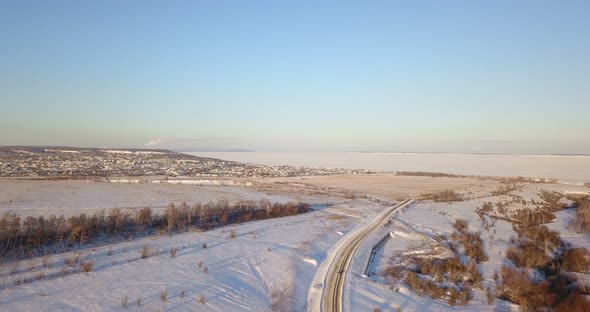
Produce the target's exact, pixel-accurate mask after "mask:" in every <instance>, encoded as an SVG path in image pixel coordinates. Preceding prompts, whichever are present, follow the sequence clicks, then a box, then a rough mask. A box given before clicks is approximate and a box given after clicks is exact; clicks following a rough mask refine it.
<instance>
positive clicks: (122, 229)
mask: <svg viewBox="0 0 590 312" xmlns="http://www.w3.org/2000/svg"><path fill="white" fill-rule="evenodd" d="M310 210H311V207H310V205H309V204H307V203H302V202H289V203H271V202H269V201H260V202H252V201H248V202H239V203H236V204H229V203H228V202H227V201H218V202H210V203H204V204H203V203H197V204H194V205H192V206H189V205H188V204H187V203H186V202H182V203H181V204H180V205H178V206H176V205H174V204H173V203H171V204H169V205H168V207H167V208H166V210H165V212H164V213H154V212H153V211H152V209H151V208H149V207H146V208H142V209H139V210H135V211H124V210H121V209H120V208H115V209H110V210H108V214H107V212H105V210H100V211H97V212H95V213H94V214H92V215H87V214H85V213H83V214H80V215H75V216H72V217H69V218H65V217H64V216H63V215H62V216H59V217H56V216H53V215H52V216H50V217H48V218H45V217H43V216H40V217H37V218H34V217H30V216H29V217H27V218H21V217H20V216H18V215H16V214H14V213H6V214H4V215H3V216H2V218H0V255H2V256H3V257H4V258H24V257H32V256H38V255H42V254H47V253H56V252H61V251H64V250H70V249H72V248H77V247H78V248H79V247H82V246H84V245H87V244H95V245H100V244H105V243H112V242H115V241H120V240H123V239H132V238H135V237H142V236H149V235H154V234H169V235H172V234H173V233H178V232H185V231H189V230H191V229H210V228H213V227H217V226H223V225H228V224H235V223H241V222H247V221H255V220H264V219H272V218H279V217H285V216H292V215H296V214H301V213H305V212H308V211H310Z"/></svg>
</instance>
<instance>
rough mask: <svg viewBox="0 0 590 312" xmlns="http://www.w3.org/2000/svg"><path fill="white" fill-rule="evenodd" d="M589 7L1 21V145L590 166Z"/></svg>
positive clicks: (379, 5)
mask: <svg viewBox="0 0 590 312" xmlns="http://www.w3.org/2000/svg"><path fill="white" fill-rule="evenodd" d="M589 13H590V2H588V1H568V2H555V1H519V2H514V1H494V2H490V3H486V2H460V1H453V2H444V3H442V2H438V1H419V2H401V1H399V2H398V1H395V2H381V1H371V2H363V3H350V2H322V3H315V2H307V1H305V2H271V1H268V2H267V1H252V2H243V3H235V2H191V1H178V2H173V3H166V4H164V3H159V4H158V3H146V2H140V1H127V2H116V1H101V2H73V1H55V2H34V1H33V2H29V1H5V2H2V3H1V4H0V38H2V41H1V42H0V46H1V48H0V103H2V104H1V106H0V145H46V146H47V145H49V146H55V145H59V146H82V147H130V148H131V147H150V148H151V147H153V148H166V149H173V150H182V149H212V150H215V149H222V150H224V149H248V150H256V151H327V152H340V151H394V152H423V153H424V152H429V153H476V154H477V153H484V154H590V140H589V139H588V134H589V133H590V123H588V121H587V120H588V116H590V101H589V100H590V95H589V94H588V91H587V90H588V87H589V86H590V74H589V73H590V59H589V58H588V57H587V56H588V55H590V34H589V33H588V29H590V20H589V19H588V18H587V17H588V16H589Z"/></svg>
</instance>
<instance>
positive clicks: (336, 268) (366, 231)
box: [322, 199, 413, 312]
mask: <svg viewBox="0 0 590 312" xmlns="http://www.w3.org/2000/svg"><path fill="white" fill-rule="evenodd" d="M412 202H413V200H412V199H408V200H405V201H403V202H401V203H399V204H397V205H394V206H392V207H390V208H388V209H387V210H385V211H384V212H382V213H381V214H380V215H379V216H377V218H375V219H374V220H373V221H371V223H369V224H368V225H367V226H365V227H364V228H362V229H360V230H358V231H356V232H355V233H353V234H352V235H351V236H350V237H348V238H347V240H346V241H345V242H344V243H343V244H342V246H341V247H340V249H339V250H338V251H337V252H336V256H335V257H334V261H333V262H332V264H331V265H330V268H329V269H328V274H327V275H326V280H325V284H324V285H325V287H324V292H323V296H322V310H323V311H324V312H332V311H334V312H340V311H342V297H343V296H342V294H343V291H344V281H345V280H346V271H347V270H348V267H349V266H350V263H351V262H352V258H353V256H354V253H355V252H356V250H357V249H358V247H359V246H360V245H361V243H362V242H363V241H364V240H365V238H367V236H369V235H370V234H371V233H373V232H374V231H376V230H377V229H379V228H380V227H382V226H383V225H384V224H385V223H386V222H387V220H389V218H390V217H391V215H392V214H393V213H394V212H395V211H396V210H397V209H399V208H401V207H405V206H407V205H410V204H411V203H412Z"/></svg>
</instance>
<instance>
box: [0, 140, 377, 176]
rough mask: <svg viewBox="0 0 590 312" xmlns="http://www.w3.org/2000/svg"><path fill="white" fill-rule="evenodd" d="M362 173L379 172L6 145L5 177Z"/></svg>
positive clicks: (0, 162) (0, 156) (1, 158)
mask: <svg viewBox="0 0 590 312" xmlns="http://www.w3.org/2000/svg"><path fill="white" fill-rule="evenodd" d="M360 173H373V171H368V170H351V169H330V168H297V167H290V166H264V165H256V164H245V163H239V162H234V161H224V160H219V159H214V158H204V157H197V156H192V155H186V154H181V153H176V152H172V151H167V150H143V149H96V148H71V147H54V148H49V147H0V176H1V177H32V178H35V177H37V178H87V177H113V176H167V177H178V176H187V177H292V176H311V175H329V174H360Z"/></svg>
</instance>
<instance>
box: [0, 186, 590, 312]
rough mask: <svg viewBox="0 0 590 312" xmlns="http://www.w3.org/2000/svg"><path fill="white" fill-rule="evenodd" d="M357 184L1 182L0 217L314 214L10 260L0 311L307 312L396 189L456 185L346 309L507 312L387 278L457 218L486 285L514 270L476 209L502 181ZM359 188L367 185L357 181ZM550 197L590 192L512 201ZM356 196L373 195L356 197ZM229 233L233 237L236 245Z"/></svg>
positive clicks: (355, 286)
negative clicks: (123, 212) (220, 207)
mask: <svg viewBox="0 0 590 312" xmlns="http://www.w3.org/2000/svg"><path fill="white" fill-rule="evenodd" d="M349 178H350V177H344V176H343V177H342V179H344V180H345V181H346V183H344V184H338V183H334V184H333V185H334V187H329V185H330V183H329V181H333V180H320V181H324V182H326V183H316V184H314V183H311V181H314V180H313V178H297V179H290V180H289V179H287V180H285V179H267V180H258V181H254V182H255V183H254V184H253V185H251V186H246V185H242V186H236V185H234V186H216V185H166V184H133V183H129V184H128V183H95V182H79V181H12V180H4V181H0V190H1V191H0V210H1V211H3V212H15V213H17V214H20V215H23V216H26V215H31V216H39V215H50V214H55V215H60V214H65V215H72V214H79V213H83V212H84V213H87V212H92V211H95V210H97V209H105V208H106V209H108V208H115V207H120V208H128V209H135V208H142V207H146V206H147V207H152V208H160V207H164V206H166V205H167V204H168V203H170V202H174V203H179V202H181V201H186V202H187V203H189V204H192V203H196V202H207V201H218V200H227V201H230V202H232V201H240V200H260V199H268V200H270V201H278V202H286V201H304V202H308V203H310V204H312V206H313V207H314V211H312V212H309V213H305V214H302V215H296V216H290V217H284V218H279V219H269V220H262V221H253V222H247V223H242V224H238V225H228V226H224V227H219V228H216V229H213V230H210V231H204V232H188V233H182V234H175V235H172V236H167V235H159V236H151V237H146V238H140V239H135V240H130V241H123V242H119V243H116V244H112V245H104V246H100V247H89V248H82V249H78V250H73V251H70V252H66V253H61V254H54V255H51V256H49V257H48V258H43V257H36V258H32V259H27V260H22V261H16V262H15V261H7V262H5V263H2V264H0V311H120V310H122V309H127V310H134V311H158V310H159V311H171V310H174V311H177V310H178V311H306V310H308V308H313V307H317V306H318V305H317V300H319V299H318V297H317V296H315V294H317V293H318V292H317V290H318V289H321V288H322V287H324V285H322V278H321V277H322V275H323V272H324V271H326V269H327V267H328V266H329V265H330V263H328V262H327V261H326V259H329V255H330V254H332V253H333V252H334V250H335V248H336V247H337V246H338V244H339V242H341V239H342V238H343V237H345V235H347V234H348V233H350V232H351V231H353V230H355V229H358V228H360V227H363V226H364V225H366V224H367V223H369V222H370V221H371V220H372V219H373V218H375V217H376V216H377V215H378V214H379V213H380V212H382V211H383V210H384V209H385V208H386V207H388V206H389V205H391V204H393V203H394V201H395V200H394V198H395V197H397V196H398V195H399V194H397V193H396V194H397V195H396V196H394V195H395V194H393V193H390V192H388V191H387V189H391V188H396V187H400V185H401V184H404V183H405V184H408V183H411V185H412V187H411V189H410V188H408V189H406V190H404V191H403V192H402V193H400V194H412V197H415V196H417V194H420V193H423V192H422V191H421V190H424V191H426V192H432V191H436V190H441V189H444V188H445V187H447V188H453V189H456V190H458V191H459V192H460V193H461V194H463V196H465V197H466V198H467V200H465V201H460V202H452V203H433V202H430V201H427V202H417V203H414V204H412V205H410V206H409V207H407V208H404V209H402V210H400V211H398V212H396V213H395V214H394V215H393V216H394V217H393V219H392V220H391V222H390V223H389V224H388V225H387V227H386V228H383V229H382V230H380V231H378V232H377V233H375V234H374V235H372V236H371V237H369V238H368V239H367V241H365V243H363V244H362V246H361V247H360V249H359V250H358V252H357V254H356V255H355V257H354V259H353V261H352V264H351V267H350V271H349V272H348V274H347V281H346V287H345V289H344V306H345V307H346V311H373V309H375V308H379V309H381V310H382V311H396V310H397V309H398V308H401V309H402V310H403V311H426V310H428V311H450V310H470V311H480V310H488V311H498V310H500V311H502V310H507V309H508V310H509V309H510V307H511V304H509V303H508V302H505V301H502V300H496V301H495V302H494V304H493V305H488V304H487V302H486V296H485V293H484V292H483V291H482V290H478V289H476V290H474V298H473V299H472V300H471V301H470V302H469V304H468V305H467V306H462V307H457V306H455V307H451V306H449V305H448V304H447V302H446V301H445V300H442V299H440V300H433V299H430V298H429V297H428V296H419V295H418V294H416V293H415V292H414V291H413V290H411V289H410V288H408V287H407V286H405V285H404V284H403V283H401V282H399V283H398V284H397V285H395V287H392V286H391V285H390V284H389V281H387V280H386V279H385V278H384V277H383V276H381V273H382V272H383V271H384V270H385V268H386V267H387V266H388V262H389V259H390V258H392V256H393V255H396V254H397V253H399V252H400V251H405V250H408V249H414V250H420V246H424V244H425V242H432V241H433V239H432V238H433V237H435V236H437V235H440V234H449V233H451V232H452V231H453V228H452V224H453V222H454V221H455V220H456V219H457V218H463V219H465V220H467V221H468V224H469V229H470V230H472V231H482V238H483V239H484V245H485V248H486V253H487V254H488V256H489V260H488V261H486V262H483V263H481V264H480V266H479V269H480V271H481V273H482V274H483V278H484V282H483V283H484V285H488V284H492V283H493V281H492V275H493V274H494V272H495V271H497V270H498V268H499V267H500V266H501V265H502V264H503V263H505V261H506V259H505V251H506V249H507V248H508V246H509V240H510V237H511V236H513V235H515V233H514V231H513V230H512V226H511V224H510V223H508V222H506V221H503V220H497V222H496V223H495V225H494V227H492V228H489V229H485V228H484V227H483V226H482V224H481V223H480V219H479V216H478V215H477V213H476V209H477V208H479V207H481V206H482V204H483V203H484V202H488V201H492V202H497V201H503V200H506V199H507V198H508V197H507V196H506V195H503V196H493V195H492V194H491V192H493V191H495V190H497V189H498V188H499V187H501V186H502V185H501V184H500V183H498V182H497V181H494V182H490V181H483V180H477V179H447V178H430V177H397V178H396V177H395V176H388V175H377V176H375V177H369V178H367V177H360V179H361V180H347V179H349ZM330 179H335V180H337V179H338V177H337V176H335V177H330ZM371 179H376V180H371ZM335 180H334V181H335ZM361 181H362V183H367V185H360V183H361ZM375 181H378V183H377V184H374V185H375V186H374V187H373V188H374V190H373V191H374V192H372V187H371V183H372V182H375ZM400 183H401V184H400ZM354 185H356V187H353V186H354ZM345 186H346V187H345ZM541 189H545V190H549V191H557V192H566V193H588V192H589V190H590V189H589V188H586V187H583V186H575V185H565V184H523V187H522V188H521V189H518V190H514V191H513V192H512V194H515V195H518V196H522V197H523V198H525V199H527V200H531V199H534V200H535V201H539V200H540V198H539V196H538V193H539V192H540V190H541ZM339 190H342V191H341V192H340V191H339ZM351 192H353V193H356V194H358V195H365V194H367V195H371V196H367V197H365V196H356V199H354V198H351V197H350V194H351ZM392 194H393V195H392ZM390 195H391V196H390ZM363 198H364V199H363ZM380 199H382V200H383V201H381V200H380ZM556 216H557V219H556V220H555V221H554V222H552V223H550V224H549V225H548V226H549V227H550V228H551V229H552V230H555V231H558V232H560V234H561V236H562V239H563V240H565V241H567V242H570V243H572V244H573V245H574V246H585V247H590V243H588V239H587V236H584V235H580V234H576V233H575V232H572V231H570V230H569V229H568V228H567V225H568V223H569V220H570V219H571V218H572V212H571V211H566V210H564V211H560V212H558V213H556ZM232 230H233V231H235V233H236V237H235V238H231V237H230V234H229V233H230V231H232ZM390 232H391V233H392V238H391V239H389V240H388V241H387V242H386V243H385V244H384V246H383V248H382V249H380V250H378V252H377V256H376V258H375V259H376V260H375V262H374V263H373V265H372V269H371V270H369V271H370V273H373V274H369V277H367V276H365V275H363V274H364V273H365V270H366V267H367V262H368V260H369V254H370V252H371V248H372V247H373V246H374V245H375V244H376V243H377V242H378V241H380V240H381V239H382V238H383V237H385V235H387V234H388V233H390ZM204 244H206V248H204ZM144 247H145V248H148V249H149V256H148V257H145V258H143V257H142V256H141V251H142V250H143V249H144ZM173 248H176V249H177V254H176V256H175V257H173V256H172V255H171V253H170V250H171V249H173ZM72 262H73V263H72ZM83 262H90V263H92V270H90V272H83V269H82V267H81V266H80V263H83ZM396 288H397V289H396ZM164 292H165V294H166V298H165V299H163V297H164ZM125 298H126V300H127V303H126V305H127V308H124V305H125V303H124V301H125ZM138 301H140V302H138ZM312 310H313V309H312Z"/></svg>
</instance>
